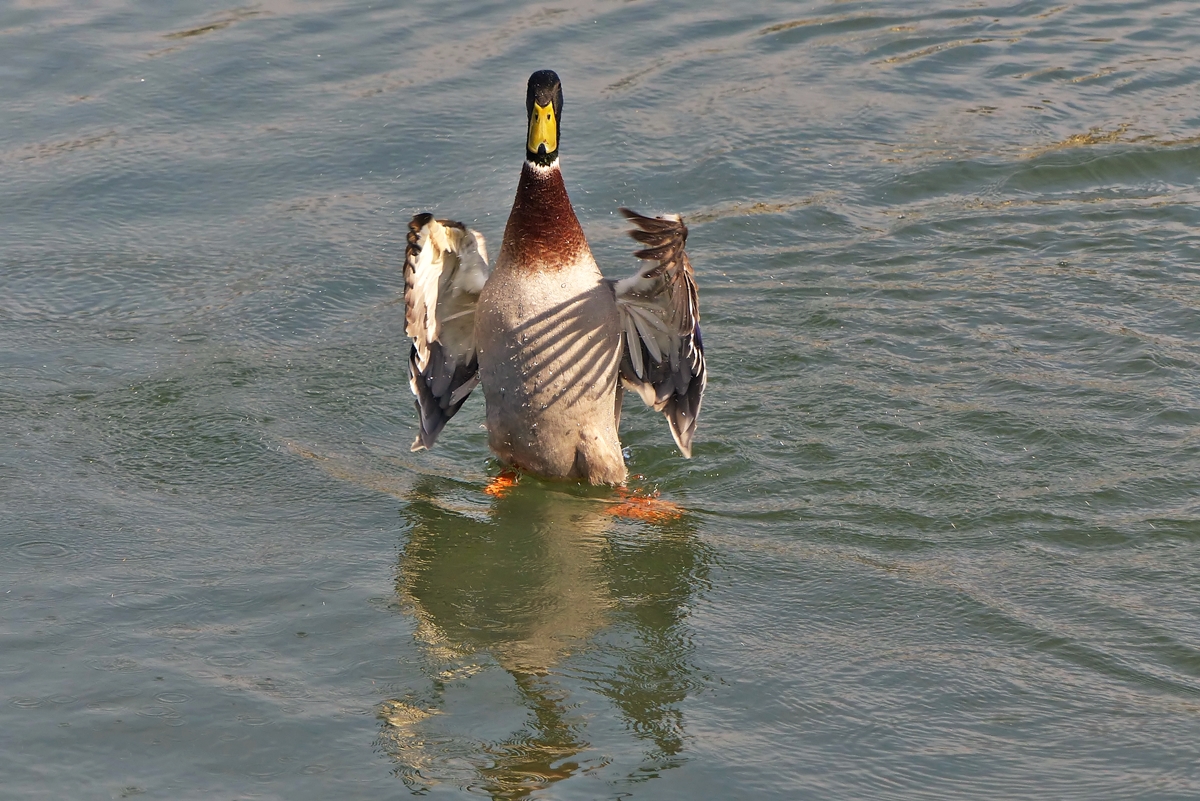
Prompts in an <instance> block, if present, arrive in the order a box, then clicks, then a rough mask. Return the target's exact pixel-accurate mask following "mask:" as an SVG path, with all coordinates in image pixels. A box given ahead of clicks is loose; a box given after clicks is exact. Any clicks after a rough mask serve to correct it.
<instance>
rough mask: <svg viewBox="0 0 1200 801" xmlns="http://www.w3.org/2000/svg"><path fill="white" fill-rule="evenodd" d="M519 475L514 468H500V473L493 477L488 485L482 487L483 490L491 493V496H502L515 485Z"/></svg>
mask: <svg viewBox="0 0 1200 801" xmlns="http://www.w3.org/2000/svg"><path fill="white" fill-rule="evenodd" d="M519 479H520V476H519V475H518V474H517V471H516V470H501V471H500V475H498V476H496V477H495V478H493V479H492V480H491V481H490V482H488V485H487V486H486V487H484V488H483V491H484V492H485V493H486V494H488V495H491V496H492V497H493V498H503V497H504V496H505V495H507V494H508V493H509V492H511V491H512V488H513V487H515V486H517V481H518V480H519Z"/></svg>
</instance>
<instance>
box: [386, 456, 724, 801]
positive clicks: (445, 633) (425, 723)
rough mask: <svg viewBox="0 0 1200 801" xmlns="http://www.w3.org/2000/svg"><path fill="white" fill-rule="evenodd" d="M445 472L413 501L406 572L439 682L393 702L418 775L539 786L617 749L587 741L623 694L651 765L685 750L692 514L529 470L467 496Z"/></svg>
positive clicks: (407, 599)
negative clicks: (629, 516)
mask: <svg viewBox="0 0 1200 801" xmlns="http://www.w3.org/2000/svg"><path fill="white" fill-rule="evenodd" d="M437 486H438V485H437V482H436V481H434V480H425V481H424V482H423V483H422V482H418V485H417V487H416V488H415V490H414V493H413V497H412V498H411V501H410V503H409V504H408V505H407V506H406V507H405V509H404V514H405V516H406V517H408V518H409V522H410V524H411V533H410V537H409V540H408V543H407V545H406V546H405V548H404V550H403V552H402V554H401V556H400V563H399V570H398V578H397V584H396V590H397V593H398V595H399V597H400V600H401V603H402V604H403V606H404V608H405V610H406V611H407V612H408V613H409V614H411V615H412V617H413V618H414V619H415V621H416V624H417V630H416V636H417V638H418V640H419V641H420V643H421V645H422V651H423V653H424V655H425V657H426V659H427V664H428V673H429V675H430V685H429V687H428V689H426V690H417V691H414V692H413V693H411V694H410V695H408V696H407V697H404V698H397V699H394V700H390V701H387V702H385V703H384V704H382V705H381V707H380V718H381V719H382V720H383V724H382V727H381V729H382V733H381V742H382V744H383V747H384V748H385V749H386V750H387V751H388V752H389V753H391V754H392V755H393V756H394V757H395V758H396V759H397V760H398V761H399V762H400V763H401V764H402V765H403V768H402V769H401V770H400V774H401V776H402V777H403V778H404V780H405V781H406V782H407V783H408V784H409V785H410V786H411V787H413V788H414V789H420V788H425V787H429V786H431V785H434V784H437V783H439V782H446V781H453V782H456V783H458V784H460V785H463V786H472V787H475V788H478V789H479V790H481V791H486V792H487V793H488V794H490V795H491V796H492V797H493V798H523V797H526V796H528V795H529V794H530V793H532V792H533V791H534V790H536V789H538V788H540V787H544V786H546V785H548V784H551V783H553V782H556V781H559V780H561V779H565V778H568V777H570V776H572V775H575V774H576V773H579V772H586V771H594V770H597V769H599V768H603V767H604V766H605V765H607V764H608V763H609V761H611V759H612V756H611V755H601V754H598V753H595V752H592V753H589V752H588V749H589V742H588V736H587V727H588V725H589V720H590V719H595V718H597V717H598V716H597V715H594V714H589V712H590V711H591V710H592V709H599V708H603V709H604V710H605V711H612V709H613V708H614V707H615V710H616V711H617V713H618V715H619V716H620V720H621V722H622V723H623V725H624V727H625V729H626V730H627V731H629V732H630V733H631V735H632V736H633V738H634V743H633V745H634V746H635V748H636V750H637V751H638V752H639V753H640V754H642V756H641V757H640V761H639V764H637V765H635V766H633V771H632V772H633V773H636V776H637V777H638V778H645V777H647V776H652V775H654V773H655V772H656V771H658V770H662V769H665V768H668V767H671V766H672V765H675V764H679V762H681V758H680V753H681V751H682V748H683V723H682V718H681V713H680V709H679V706H680V703H681V702H682V700H683V699H684V697H685V696H686V694H687V692H688V690H689V689H690V688H691V687H693V686H694V682H695V678H694V676H693V674H694V673H695V668H694V667H693V666H692V665H691V663H690V660H689V657H690V651H691V646H690V644H689V638H688V633H687V628H686V624H685V622H684V617H685V616H686V614H687V608H688V606H689V604H690V602H691V600H692V598H693V595H694V593H695V591H696V589H697V587H698V586H699V585H700V584H702V583H703V581H704V579H705V577H706V574H707V569H708V564H707V559H708V555H707V553H706V551H705V549H704V547H703V546H702V545H701V544H700V543H699V542H698V541H697V539H696V538H695V535H694V532H693V531H692V529H691V528H690V526H689V525H688V523H687V522H686V521H677V522H675V523H671V524H668V525H667V526H665V527H663V526H655V527H652V526H647V525H645V524H640V523H639V524H633V523H630V522H628V521H620V520H617V519H614V518H613V517H612V516H611V514H609V513H608V512H607V511H606V509H607V507H608V504H607V503H604V502H602V501H601V499H599V498H597V497H596V496H595V493H594V492H592V491H584V490H575V489H574V488H565V487H562V486H547V485H544V484H540V483H538V482H535V481H528V480H527V481H526V482H524V483H523V484H522V485H521V486H519V487H517V488H516V489H515V490H514V491H513V492H511V493H509V494H508V495H507V496H506V497H504V498H500V499H496V500H494V501H493V502H492V504H491V506H490V508H487V509H484V508H457V509H455V508H450V504H449V502H447V501H445V500H444V499H439V498H438V497H437V495H438V493H437ZM584 492H590V493H591V494H590V495H589V494H581V493H584ZM572 493H574V494H572ZM442 494H443V495H446V494H448V493H442ZM601 641H603V642H601ZM585 650H586V652H587V653H586V656H585V657H583V658H580V659H578V660H575V661H572V662H570V663H567V662H566V660H567V659H568V657H570V656H571V655H572V654H573V653H577V652H580V651H585ZM599 717H601V718H602V719H603V718H604V717H605V716H604V714H603V712H602V713H601V714H600V716H599ZM598 723H599V722H598Z"/></svg>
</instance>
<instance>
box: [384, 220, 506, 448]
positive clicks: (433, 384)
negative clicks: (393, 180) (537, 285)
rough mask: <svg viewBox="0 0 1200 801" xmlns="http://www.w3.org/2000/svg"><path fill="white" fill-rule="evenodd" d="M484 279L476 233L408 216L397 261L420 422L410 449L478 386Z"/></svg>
mask: <svg viewBox="0 0 1200 801" xmlns="http://www.w3.org/2000/svg"><path fill="white" fill-rule="evenodd" d="M487 277H488V263H487V243H486V242H485V241H484V238H483V235H482V234H480V233H479V232H478V231H473V230H471V229H470V228H467V227H466V226H465V225H463V224H462V223H459V222H454V221H452V220H435V219H433V215H432V214H418V215H417V216H415V217H413V219H412V222H410V223H409V224H408V248H407V250H406V252H405V259H404V316H405V332H406V333H407V334H408V335H409V337H411V338H412V342H413V344H412V351H411V353H410V354H409V368H408V377H409V386H410V387H411V388H412V391H413V394H414V395H416V396H417V414H418V416H419V417H420V422H421V430H420V431H419V432H418V434H417V438H416V440H415V441H414V442H413V446H412V449H413V450H414V451H418V450H422V449H424V448H431V447H433V443H434V442H436V441H437V437H438V434H440V433H441V431H442V428H444V427H445V425H446V422H447V421H448V420H449V419H450V418H451V417H453V416H454V414H455V413H456V412H457V411H458V409H459V407H461V406H462V404H463V402H464V401H465V400H466V399H467V396H468V395H470V394H471V390H472V389H474V388H475V385H476V384H478V383H479V361H478V358H477V354H476V350H475V305H476V303H477V302H478V300H479V293H480V291H481V290H482V289H483V285H484V283H485V282H486V281H487Z"/></svg>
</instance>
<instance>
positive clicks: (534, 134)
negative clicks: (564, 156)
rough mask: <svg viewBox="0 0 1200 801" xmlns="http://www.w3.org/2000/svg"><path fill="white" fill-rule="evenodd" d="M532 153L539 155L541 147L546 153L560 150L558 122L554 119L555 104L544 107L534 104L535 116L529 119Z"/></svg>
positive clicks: (532, 115)
mask: <svg viewBox="0 0 1200 801" xmlns="http://www.w3.org/2000/svg"><path fill="white" fill-rule="evenodd" d="M527 147H528V148H529V152H530V153H537V152H538V148H539V147H545V148H546V150H545V152H546V153H553V152H554V151H555V150H558V121H557V120H555V119H554V104H553V103H547V104H546V105H544V106H539V105H538V104H537V103H534V104H533V114H531V115H530V117H529V141H528V143H527Z"/></svg>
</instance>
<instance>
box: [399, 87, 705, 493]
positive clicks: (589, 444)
mask: <svg viewBox="0 0 1200 801" xmlns="http://www.w3.org/2000/svg"><path fill="white" fill-rule="evenodd" d="M562 108H563V94H562V84H561V82H560V81H559V78H558V75H556V74H555V73H554V72H552V71H551V70H541V71H539V72H535V73H534V74H533V75H531V76H530V78H529V87H528V91H527V93H526V97H525V111H526V115H527V121H528V134H527V137H526V144H525V164H524V165H523V167H522V168H521V180H520V183H519V184H518V185H517V195H516V198H515V199H514V200H513V206H512V212H511V213H510V214H509V216H508V224H507V226H506V227H505V229H504V240H503V241H502V242H501V244H500V253H499V256H498V257H497V259H496V263H495V266H494V267H493V268H492V269H491V270H490V271H489V269H488V260H487V244H486V241H485V240H484V237H483V236H482V235H481V234H480V233H479V232H478V231H474V230H472V229H470V228H468V227H466V226H465V225H463V224H462V223H460V222H454V221H451V220H435V219H434V218H433V215H431V214H428V213H424V214H418V215H416V216H415V217H413V219H412V222H410V223H409V232H408V247H407V251H406V254H405V263H404V301H405V320H406V323H407V329H406V330H407V333H408V335H409V336H410V337H412V340H413V345H412V351H411V354H410V357H409V383H410V386H411V387H412V391H413V394H414V395H416V396H417V400H416V404H417V414H418V417H419V419H420V431H419V432H418V434H417V437H416V440H415V441H414V442H413V445H412V449H413V450H414V451H419V450H423V449H425V448H431V447H433V444H434V442H435V441H436V440H437V437H438V434H440V433H441V431H442V428H443V427H444V426H445V425H446V422H447V421H448V420H449V419H450V418H451V417H453V416H454V415H455V413H456V412H457V411H458V410H459V408H461V407H462V405H463V403H464V402H465V401H466V399H467V396H468V395H470V394H471V390H473V389H474V388H475V386H476V385H477V384H483V394H484V400H485V402H486V405H487V431H488V445H489V446H490V447H491V449H492V451H493V452H494V453H495V454H496V456H497V457H498V458H499V459H500V461H501V462H503V463H504V464H505V465H507V466H509V467H511V468H514V469H516V470H518V471H523V472H529V473H534V474H536V475H539V476H542V477H545V478H556V479H575V480H582V481H587V482H590V483H592V484H622V483H624V481H625V477H626V469H625V461H624V458H623V454H622V450H621V442H620V439H619V438H618V433H617V429H618V426H619V425H620V421H621V401H622V396H623V394H624V391H623V390H624V389H625V388H629V389H632V390H634V391H636V392H637V393H638V394H639V395H640V396H641V398H642V400H643V401H645V403H646V404H647V405H648V406H652V407H653V408H654V409H656V410H658V411H660V412H662V413H663V414H664V415H665V416H666V418H667V424H668V425H669V426H670V429H671V434H672V435H673V436H674V438H675V443H676V444H677V445H678V446H679V450H680V452H681V453H682V454H683V455H684V456H685V457H689V458H690V457H691V454H692V437H693V435H694V434H695V431H696V420H697V418H698V417H699V415H700V404H701V401H702V400H703V397H704V387H705V384H706V383H707V374H706V371H705V366H704V344H703V342H702V340H701V337H700V306H699V302H698V298H697V292H696V281H695V277H694V274H693V272H692V265H691V262H690V261H689V260H688V256H687V253H686V252H685V250H684V244H685V242H686V241H687V226H685V225H684V224H683V221H682V220H681V219H680V218H679V217H678V216H677V215H671V216H664V217H657V218H652V217H645V216H643V215H641V214H638V213H636V212H633V211H630V210H628V209H621V213H622V214H623V215H625V217H626V218H628V219H629V220H631V221H632V222H633V224H634V226H636V227H635V228H634V230H632V231H631V232H630V236H632V237H633V238H634V239H635V240H637V241H638V242H640V243H642V245H644V247H643V248H642V249H641V250H638V251H637V252H636V253H635V254H634V255H635V256H637V257H638V258H640V259H644V260H646V261H648V262H649V264H647V265H646V266H644V267H643V268H642V269H640V270H639V271H638V272H637V273H635V274H634V275H632V276H630V277H628V278H625V279H622V280H619V281H613V280H608V279H605V278H604V277H603V276H602V275H601V274H600V269H599V268H598V267H597V266H596V260H595V259H594V258H592V252H591V249H590V248H589V247H588V243H587V238H586V237H585V236H584V235H583V228H582V227H581V226H580V225H579V220H578V219H577V218H576V216H575V210H574V209H573V208H572V207H571V200H570V198H569V197H567V188H566V185H565V184H564V183H563V178H562V173H561V172H560V170H559V164H558V149H559V141H560V133H561V129H560V124H561V120H562Z"/></svg>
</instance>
